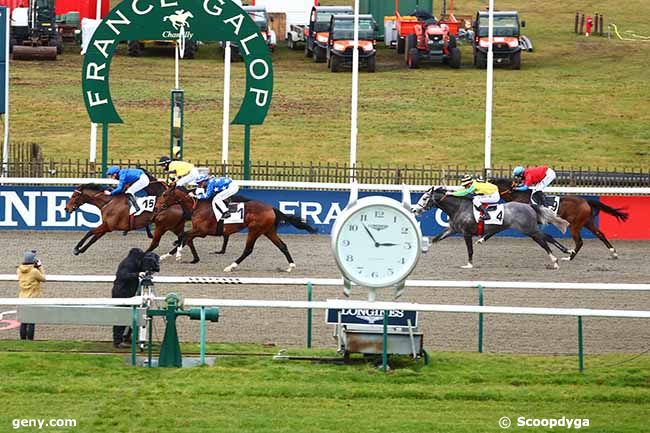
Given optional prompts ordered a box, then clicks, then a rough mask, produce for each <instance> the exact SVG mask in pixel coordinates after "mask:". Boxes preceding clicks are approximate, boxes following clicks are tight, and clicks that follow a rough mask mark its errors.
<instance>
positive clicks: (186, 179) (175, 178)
mask: <svg viewBox="0 0 650 433" xmlns="http://www.w3.org/2000/svg"><path fill="white" fill-rule="evenodd" d="M158 165H159V166H161V167H162V168H163V170H165V173H167V179H168V180H169V181H172V182H176V185H177V186H185V185H187V184H188V183H192V182H194V183H196V180H197V179H198V178H200V177H201V173H199V170H198V169H197V168H196V167H194V164H190V163H189V162H185V161H173V160H172V159H171V158H170V157H168V156H166V155H165V156H161V157H160V160H159V161H158Z"/></svg>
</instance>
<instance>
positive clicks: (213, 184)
mask: <svg viewBox="0 0 650 433" xmlns="http://www.w3.org/2000/svg"><path fill="white" fill-rule="evenodd" d="M196 182H197V184H198V185H199V187H201V188H203V189H204V190H203V191H199V190H198V189H197V194H196V195H195V196H196V198H198V199H199V200H208V199H210V198H212V210H213V211H214V215H215V216H216V217H217V221H219V220H220V219H221V218H222V217H224V218H228V217H229V216H230V212H228V207H227V206H226V203H224V202H225V201H226V199H228V198H229V197H232V196H233V195H235V194H237V191H239V186H238V185H237V183H236V182H233V180H232V179H231V178H229V177H228V176H222V177H214V176H203V177H201V178H199V179H197V181H196ZM193 195H194V194H193ZM213 197H214V198H213Z"/></svg>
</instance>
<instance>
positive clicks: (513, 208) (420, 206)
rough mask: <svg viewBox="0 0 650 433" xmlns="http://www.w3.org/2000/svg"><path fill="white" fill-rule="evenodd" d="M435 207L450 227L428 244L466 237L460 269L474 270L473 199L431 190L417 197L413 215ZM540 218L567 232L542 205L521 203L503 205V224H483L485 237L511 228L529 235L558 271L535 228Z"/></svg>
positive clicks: (558, 220)
mask: <svg viewBox="0 0 650 433" xmlns="http://www.w3.org/2000/svg"><path fill="white" fill-rule="evenodd" d="M432 207H437V208H439V209H441V210H442V211H444V212H445V213H446V214H447V215H448V216H449V227H448V228H447V229H446V230H445V231H443V232H442V233H440V234H439V235H437V236H435V237H433V238H432V239H431V242H438V241H441V240H443V239H445V238H446V237H448V236H449V235H451V234H453V233H460V234H462V235H463V237H464V238H465V245H466V246H467V256H468V262H467V265H465V266H462V268H464V269H471V268H473V267H474V265H473V263H472V257H473V255H474V248H473V245H472V237H473V236H474V235H477V234H478V225H477V223H476V221H475V219H474V211H473V207H474V206H473V204H472V200H470V199H468V198H466V197H455V196H453V195H448V194H447V190H445V189H444V188H436V189H434V188H433V187H431V189H429V190H428V191H427V192H426V193H424V195H423V196H422V197H421V198H420V200H419V201H418V203H417V204H416V205H415V206H414V208H413V210H414V212H415V213H416V215H420V214H422V213H423V212H425V211H427V210H429V209H431V208H432ZM538 219H540V220H542V221H543V223H544V224H548V223H550V224H553V225H554V226H555V227H557V228H558V229H560V230H561V231H563V232H564V231H566V229H567V227H568V225H569V223H568V222H566V221H564V220H563V219H561V218H558V217H556V216H555V215H554V214H553V212H552V211H551V210H549V209H547V208H545V207H542V206H529V205H526V204H522V203H506V204H505V205H504V209H503V224H501V225H495V224H486V225H485V232H484V233H485V235H493V234H496V233H498V232H501V231H503V230H506V229H509V228H513V229H515V230H518V231H520V232H521V233H523V234H525V235H527V236H530V237H531V238H532V239H533V240H534V241H535V242H537V244H538V245H539V246H541V247H542V248H543V249H544V251H546V253H547V254H548V256H549V258H550V259H551V262H552V265H553V268H555V269H558V268H559V267H560V266H559V265H558V259H557V257H555V256H554V255H553V254H552V253H551V249H550V248H549V246H548V243H547V242H546V239H545V234H544V233H543V232H542V231H541V230H540V229H539V227H538V226H537V220H538Z"/></svg>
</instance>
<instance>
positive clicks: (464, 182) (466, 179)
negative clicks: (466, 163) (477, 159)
mask: <svg viewBox="0 0 650 433" xmlns="http://www.w3.org/2000/svg"><path fill="white" fill-rule="evenodd" d="M473 181H474V178H473V177H472V176H471V175H469V174H466V175H465V176H463V178H462V179H461V180H460V184H461V185H463V186H465V185H468V184H470V183H472V182H473Z"/></svg>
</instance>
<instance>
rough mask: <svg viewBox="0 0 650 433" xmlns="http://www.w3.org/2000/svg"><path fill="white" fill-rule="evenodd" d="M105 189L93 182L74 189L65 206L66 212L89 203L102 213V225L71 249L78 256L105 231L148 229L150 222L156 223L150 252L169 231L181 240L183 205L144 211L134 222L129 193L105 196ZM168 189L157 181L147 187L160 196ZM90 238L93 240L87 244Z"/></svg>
mask: <svg viewBox="0 0 650 433" xmlns="http://www.w3.org/2000/svg"><path fill="white" fill-rule="evenodd" d="M105 189H106V186H105V185H98V184H94V183H89V184H85V185H80V186H79V187H77V188H76V189H75V190H74V192H73V193H72V196H71V197H70V199H69V200H68V203H67V204H66V206H65V210H66V212H67V213H68V214H71V213H72V212H74V211H76V210H77V209H79V207H80V206H81V205H83V204H86V203H87V204H91V205H93V206H95V207H97V208H99V210H100V211H101V214H102V224H101V225H100V226H99V227H96V228H94V229H92V230H89V231H88V232H87V233H86V234H85V235H84V237H82V238H81V240H80V241H79V242H78V243H77V245H76V246H75V247H74V249H73V250H72V252H73V254H74V255H75V256H76V255H79V254H81V253H84V252H85V251H86V250H87V249H88V248H90V246H91V245H92V244H94V243H95V242H97V241H98V240H99V239H100V238H101V237H102V236H104V235H105V234H106V233H110V232H112V231H115V230H120V231H123V232H125V233H126V232H129V231H131V230H137V229H141V228H145V229H147V232H149V225H150V224H151V223H155V231H154V234H153V236H152V240H151V244H150V245H149V248H147V252H149V251H153V250H154V249H155V248H156V247H157V246H158V244H159V243H160V238H161V237H162V235H163V234H165V233H166V232H167V231H172V232H174V233H175V234H176V236H177V237H178V239H180V238H181V236H182V234H183V231H184V226H185V218H184V213H183V210H182V208H181V207H180V206H174V207H173V208H169V209H166V210H165V212H160V213H156V212H153V213H152V212H143V213H142V214H140V215H138V216H136V217H134V218H133V221H131V217H130V216H129V203H128V200H127V198H126V195H125V194H118V195H115V196H110V195H105V194H104V190H105ZM165 189H166V186H165V185H164V184H163V183H162V182H158V181H155V182H151V183H150V184H149V186H148V187H147V188H145V192H147V194H149V195H155V196H159V195H160V194H162V193H163V191H164V190H165ZM88 238H90V240H89V241H88V242H87V243H85V242H86V240H87V239H88ZM84 243H85V244H84Z"/></svg>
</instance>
